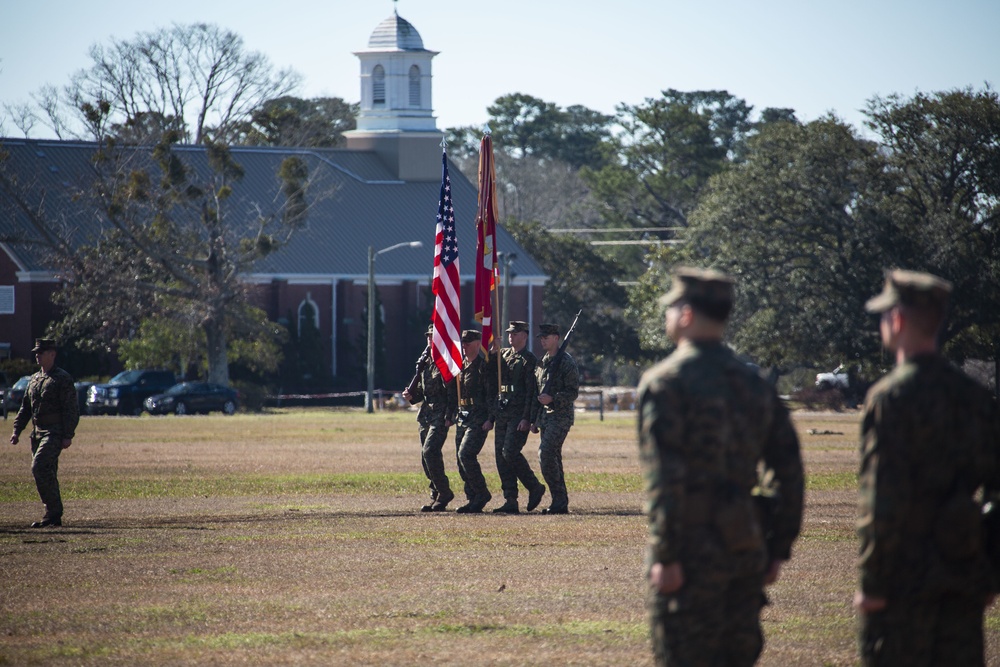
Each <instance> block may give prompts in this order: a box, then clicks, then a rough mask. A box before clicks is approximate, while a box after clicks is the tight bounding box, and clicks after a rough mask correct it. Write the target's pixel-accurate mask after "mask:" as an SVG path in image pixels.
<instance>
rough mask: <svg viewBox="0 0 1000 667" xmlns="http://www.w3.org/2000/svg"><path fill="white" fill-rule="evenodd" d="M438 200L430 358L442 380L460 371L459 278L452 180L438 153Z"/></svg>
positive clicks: (445, 159)
mask: <svg viewBox="0 0 1000 667" xmlns="http://www.w3.org/2000/svg"><path fill="white" fill-rule="evenodd" d="M441 163H442V165H443V169H442V176H441V199H440V201H439V203H438V214H437V228H436V233H435V238H434V280H433V281H432V283H431V291H432V292H433V293H434V314H433V315H432V316H431V321H432V322H433V323H434V337H433V338H432V339H431V359H433V360H434V363H435V364H437V367H438V369H440V371H441V375H442V377H444V379H445V381H446V382H447V381H448V380H451V379H452V378H453V377H455V376H456V375H458V373H459V371H461V369H462V344H461V342H459V341H460V340H461V338H462V331H461V321H462V318H461V312H462V311H461V308H460V307H459V295H460V294H461V289H460V287H461V281H460V279H459V276H458V235H457V234H456V233H455V207H454V206H453V205H452V203H451V178H449V176H448V155H447V153H442V154H441Z"/></svg>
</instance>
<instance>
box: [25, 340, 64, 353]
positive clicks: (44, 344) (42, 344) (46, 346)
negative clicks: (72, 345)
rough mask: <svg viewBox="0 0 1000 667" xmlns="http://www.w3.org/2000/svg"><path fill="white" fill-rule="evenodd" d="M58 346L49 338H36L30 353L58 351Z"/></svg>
mask: <svg viewBox="0 0 1000 667" xmlns="http://www.w3.org/2000/svg"><path fill="white" fill-rule="evenodd" d="M58 349H59V346H58V345H56V342H55V341H54V340H52V339H51V338H36V339H35V347H33V348H31V351H32V352H45V351H46V350H58Z"/></svg>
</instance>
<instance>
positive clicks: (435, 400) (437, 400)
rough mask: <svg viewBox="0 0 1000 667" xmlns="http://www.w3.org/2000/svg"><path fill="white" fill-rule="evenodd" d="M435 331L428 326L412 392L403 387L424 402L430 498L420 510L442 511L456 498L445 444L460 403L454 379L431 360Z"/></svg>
mask: <svg viewBox="0 0 1000 667" xmlns="http://www.w3.org/2000/svg"><path fill="white" fill-rule="evenodd" d="M433 335H434V325H433V324H432V325H431V326H430V327H429V328H428V329H427V346H428V352H427V358H426V359H424V358H423V356H422V357H421V360H420V361H418V362H417V383H416V386H415V387H414V390H413V392H412V393H411V392H410V390H409V388H406V389H404V390H403V398H405V399H406V400H407V401H409V402H410V403H421V402H422V404H421V406H420V411H419V412H418V413H417V423H418V424H419V425H420V463H421V465H422V466H423V469H424V474H425V475H426V476H427V479H428V480H429V481H430V489H431V502H430V503H428V504H426V505H424V506H423V507H421V508H420V511H421V512H443V511H445V508H446V507H447V506H448V503H450V502H451V501H452V500H453V499H454V498H455V494H454V492H452V490H451V487H450V485H449V483H448V475H447V474H445V472H444V455H443V454H442V451H441V450H442V448H443V447H444V443H445V440H447V439H448V429H449V428H451V425H452V423H454V420H455V413H456V412H457V410H458V405H457V401H456V397H455V380H450V381H449V382H445V381H444V378H443V377H442V376H441V371H440V370H438V367H437V365H436V364H435V363H434V362H433V361H431V360H430V352H429V348H430V345H431V338H432V337H433Z"/></svg>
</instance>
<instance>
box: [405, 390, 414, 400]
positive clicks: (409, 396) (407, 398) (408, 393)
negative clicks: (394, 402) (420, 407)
mask: <svg viewBox="0 0 1000 667" xmlns="http://www.w3.org/2000/svg"><path fill="white" fill-rule="evenodd" d="M403 398H405V399H406V400H410V399H411V398H413V394H411V393H410V390H409V389H404V390H403Z"/></svg>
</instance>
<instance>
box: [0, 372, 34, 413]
mask: <svg viewBox="0 0 1000 667" xmlns="http://www.w3.org/2000/svg"><path fill="white" fill-rule="evenodd" d="M30 381H31V376H30V375H25V376H23V377H22V378H21V379H20V380H18V381H17V382H15V383H14V386H12V387H11V388H10V389H7V390H5V391H4V392H3V417H4V419H6V418H7V413H8V412H17V411H18V410H19V409H20V408H21V401H22V400H23V399H24V392H25V391H26V390H27V389H28V382H30Z"/></svg>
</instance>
